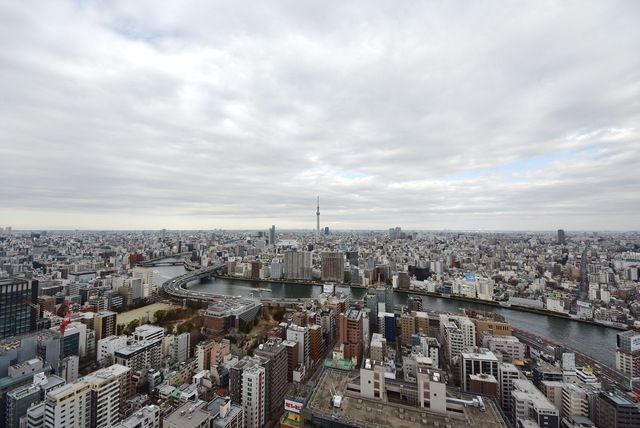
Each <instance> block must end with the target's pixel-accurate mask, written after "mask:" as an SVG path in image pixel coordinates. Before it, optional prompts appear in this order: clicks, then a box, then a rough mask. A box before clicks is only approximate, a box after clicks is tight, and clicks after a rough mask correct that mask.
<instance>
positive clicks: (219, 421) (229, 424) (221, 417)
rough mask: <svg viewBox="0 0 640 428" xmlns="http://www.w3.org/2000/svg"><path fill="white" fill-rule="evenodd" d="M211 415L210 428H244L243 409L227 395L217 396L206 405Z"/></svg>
mask: <svg viewBox="0 0 640 428" xmlns="http://www.w3.org/2000/svg"><path fill="white" fill-rule="evenodd" d="M207 411H208V412H209V413H210V414H211V415H212V417H213V420H212V424H213V426H212V428H244V410H243V408H242V406H238V405H237V404H233V403H232V402H231V400H230V399H229V397H218V398H216V399H215V400H213V401H211V402H210V403H209V404H208V405H207Z"/></svg>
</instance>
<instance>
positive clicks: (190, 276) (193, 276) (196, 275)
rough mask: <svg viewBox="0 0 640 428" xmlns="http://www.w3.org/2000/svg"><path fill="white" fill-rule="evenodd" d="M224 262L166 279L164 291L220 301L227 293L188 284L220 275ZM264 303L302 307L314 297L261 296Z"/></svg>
mask: <svg viewBox="0 0 640 428" xmlns="http://www.w3.org/2000/svg"><path fill="white" fill-rule="evenodd" d="M224 267H225V265H224V264H218V265H215V266H208V267H204V268H203V267H198V268H197V269H194V270H192V271H189V272H187V273H185V274H183V275H180V276H177V277H175V278H171V279H169V280H167V281H165V282H164V283H163V284H162V291H163V292H164V293H165V294H167V295H169V296H171V297H174V298H178V299H191V300H199V301H204V302H218V301H220V300H224V299H226V298H228V297H232V296H227V295H225V294H213V293H204V292H202V291H194V290H189V289H188V288H187V285H188V284H189V283H190V282H193V281H196V280H199V279H202V278H210V277H211V276H214V275H219V274H220V273H221V272H222V270H223V269H224ZM259 300H260V302H262V304H263V305H265V306H269V307H276V308H285V307H294V308H297V307H300V306H307V305H309V304H311V302H313V299H304V298H300V299H285V298H282V299H280V298H273V297H269V298H261V299H259Z"/></svg>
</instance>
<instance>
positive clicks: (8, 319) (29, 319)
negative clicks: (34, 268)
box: [0, 278, 39, 339]
mask: <svg viewBox="0 0 640 428" xmlns="http://www.w3.org/2000/svg"><path fill="white" fill-rule="evenodd" d="M37 303H38V281H36V280H29V279H24V278H7V279H0V339H4V338H7V337H11V336H18V335H21V334H24V333H28V332H30V331H34V330H36V328H37V320H38V315H39V314H38V306H37Z"/></svg>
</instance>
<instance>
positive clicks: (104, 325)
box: [93, 311, 118, 341]
mask: <svg viewBox="0 0 640 428" xmlns="http://www.w3.org/2000/svg"><path fill="white" fill-rule="evenodd" d="M117 317H118V314H116V313H115V312H111V311H101V312H98V313H96V314H95V317H94V320H93V326H94V330H95V332H96V341H99V340H101V339H104V338H105V337H109V336H115V335H116V327H117V324H118V322H117Z"/></svg>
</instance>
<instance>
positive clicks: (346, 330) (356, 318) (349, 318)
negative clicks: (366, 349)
mask: <svg viewBox="0 0 640 428" xmlns="http://www.w3.org/2000/svg"><path fill="white" fill-rule="evenodd" d="M363 320H364V319H363V317H362V311H361V310H359V309H348V310H347V312H346V313H341V314H340V315H339V317H338V340H339V341H340V343H342V344H343V345H344V359H345V360H354V361H355V364H356V365H358V364H360V362H362V340H363V337H362V336H363V335H362V328H363V322H364V321H363Z"/></svg>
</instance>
